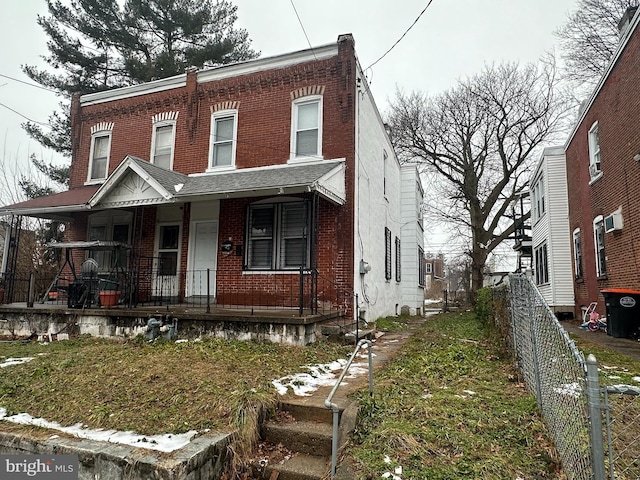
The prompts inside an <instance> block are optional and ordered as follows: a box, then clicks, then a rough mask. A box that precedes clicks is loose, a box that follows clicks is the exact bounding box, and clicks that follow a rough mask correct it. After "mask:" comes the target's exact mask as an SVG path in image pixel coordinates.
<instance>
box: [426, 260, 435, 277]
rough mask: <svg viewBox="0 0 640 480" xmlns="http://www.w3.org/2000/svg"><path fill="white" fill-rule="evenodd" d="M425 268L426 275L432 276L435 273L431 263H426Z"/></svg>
mask: <svg viewBox="0 0 640 480" xmlns="http://www.w3.org/2000/svg"><path fill="white" fill-rule="evenodd" d="M424 267H425V273H426V274H427V275H431V274H432V273H433V265H432V264H431V262H427V263H425V265H424Z"/></svg>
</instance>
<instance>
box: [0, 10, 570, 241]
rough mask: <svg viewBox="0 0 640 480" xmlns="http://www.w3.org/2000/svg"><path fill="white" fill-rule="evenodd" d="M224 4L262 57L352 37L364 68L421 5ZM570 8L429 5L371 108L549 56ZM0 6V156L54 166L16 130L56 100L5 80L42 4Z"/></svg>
mask: <svg viewBox="0 0 640 480" xmlns="http://www.w3.org/2000/svg"><path fill="white" fill-rule="evenodd" d="M232 2H233V3H234V4H236V5H238V23H237V26H239V27H242V28H245V29H247V31H248V32H249V36H250V38H251V39H252V46H253V48H254V49H255V50H258V51H260V52H261V54H262V56H271V55H277V54H280V53H286V52H292V51H296V50H301V49H305V48H309V42H310V43H311V45H312V46H319V45H325V44H328V43H333V42H335V41H336V40H337V38H338V35H340V34H343V33H351V34H353V36H354V38H355V42H356V54H357V55H358V58H359V61H360V63H361V65H362V67H363V68H365V69H366V68H367V67H369V66H370V65H371V64H372V63H374V62H375V61H376V60H378V59H379V58H380V57H381V56H382V55H383V54H384V53H385V52H386V51H387V50H388V49H389V48H390V47H391V46H392V45H393V44H394V43H395V42H396V41H397V40H398V39H399V38H400V37H401V36H402V34H403V33H404V32H405V31H406V30H407V29H408V28H409V27H410V26H411V24H412V23H413V22H414V21H415V20H416V19H417V18H418V16H419V15H420V13H421V12H422V11H423V10H424V8H425V7H426V6H427V4H428V3H429V0H395V1H389V0H323V1H319V0H313V1H312V0H293V5H295V8H296V10H297V13H298V15H299V17H300V21H301V22H300V21H299V20H298V18H297V16H296V11H295V10H294V7H293V5H292V0H232ZM576 2H577V0H534V1H531V0H457V1H452V0H433V1H432V3H431V5H430V6H429V7H428V8H427V9H426V11H425V12H424V14H423V15H422V17H421V18H420V19H419V20H418V21H417V23H416V24H415V25H414V26H413V28H412V29H411V31H409V33H407V35H406V36H405V37H404V39H403V40H402V41H400V43H399V44H398V45H396V46H395V48H394V49H393V50H392V51H391V52H389V53H388V54H387V55H386V56H385V57H384V58H383V59H382V60H380V61H379V62H378V63H376V65H374V66H373V67H372V68H371V69H368V70H367V72H366V73H367V77H368V79H369V82H370V83H371V88H372V92H373V95H374V97H375V99H376V102H377V104H378V107H379V109H380V110H381V112H382V113H383V114H384V112H385V111H386V109H387V107H388V101H389V100H390V99H392V98H393V97H394V94H395V91H396V88H400V89H403V90H404V91H406V92H410V91H413V90H421V91H425V92H428V93H438V92H441V91H443V90H446V89H448V88H450V87H452V86H453V85H455V83H456V81H457V80H458V79H460V78H464V77H465V76H469V75H473V74H475V73H477V72H479V71H480V70H481V69H482V68H483V66H484V65H485V64H487V63H492V62H496V63H498V62H503V61H519V62H521V63H526V62H535V61H536V60H537V59H538V58H539V57H540V56H541V55H542V54H544V53H545V52H549V51H553V50H554V48H555V44H556V38H555V37H554V35H553V32H554V31H555V30H556V29H557V28H558V27H560V26H561V25H562V24H563V23H564V22H565V21H566V18H567V14H568V13H569V12H571V11H573V10H574V9H575V6H576ZM2 10H3V11H2V15H1V16H0V75H3V76H1V77H0V104H1V105H0V141H1V142H2V143H1V144H0V145H1V149H0V152H2V153H3V156H4V157H5V159H6V158H10V159H11V163H18V164H20V163H23V162H24V163H28V162H27V159H28V157H29V154H30V153H37V154H38V155H40V156H43V157H44V158H45V159H47V160H49V159H53V160H54V161H58V160H59V159H60V157H58V156H57V155H55V154H53V153H51V152H47V151H46V150H43V149H42V148H41V147H40V145H39V144H38V143H37V142H35V141H34V140H30V139H29V138H28V137H27V136H26V134H24V133H23V131H22V128H21V127H20V124H21V123H22V122H24V121H25V118H24V117H27V118H29V119H31V120H34V121H38V122H46V121H47V118H48V116H49V114H50V113H51V112H52V111H53V110H54V109H56V108H57V104H58V99H57V98H56V96H55V94H53V93H51V92H48V91H45V90H42V89H38V88H35V87H31V86H27V85H24V84H22V83H19V82H17V81H15V80H11V79H8V78H5V77H4V76H9V77H13V78H16V79H19V80H23V81H25V82H29V83H32V82H31V80H30V79H28V77H26V75H24V74H23V73H22V71H21V69H20V66H21V65H23V64H29V65H42V61H41V59H40V58H39V56H40V55H45V54H46V53H47V51H46V38H45V36H44V33H43V32H42V30H41V28H40V27H39V26H38V25H37V23H36V18H37V15H38V14H41V15H42V14H46V3H45V1H44V0H20V1H9V0H5V1H4V5H3V9H2ZM301 23H302V26H301ZM303 27H304V31H303ZM305 32H306V36H305ZM306 37H308V39H309V41H307V38H306ZM10 109H12V110H15V112H14V111H11V110H10ZM5 165H6V162H5ZM427 241H428V239H427ZM428 243H429V242H428ZM433 246H434V247H436V245H433ZM428 249H429V246H428Z"/></svg>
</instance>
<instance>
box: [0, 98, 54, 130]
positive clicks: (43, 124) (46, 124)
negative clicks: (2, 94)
mask: <svg viewBox="0 0 640 480" xmlns="http://www.w3.org/2000/svg"><path fill="white" fill-rule="evenodd" d="M0 107H4V108H6V109H7V110H11V111H12V112H13V113H15V114H16V115H20V116H21V117H22V118H25V119H27V120H29V121H30V122H32V123H37V124H38V125H42V126H44V127H49V128H51V125H49V124H48V123H43V122H38V121H37V120H31V119H30V118H29V117H27V116H25V115H23V114H21V113H20V112H18V111H17V110H14V109H13V108H11V107H8V106H6V105H5V104H4V103H0Z"/></svg>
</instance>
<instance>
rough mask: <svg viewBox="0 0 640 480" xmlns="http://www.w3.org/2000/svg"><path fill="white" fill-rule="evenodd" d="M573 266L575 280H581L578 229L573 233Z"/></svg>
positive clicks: (580, 246) (580, 239) (580, 249)
mask: <svg viewBox="0 0 640 480" xmlns="http://www.w3.org/2000/svg"><path fill="white" fill-rule="evenodd" d="M573 266H574V268H573V272H574V274H575V276H576V278H582V237H581V236H580V229H579V228H576V229H575V230H574V231H573Z"/></svg>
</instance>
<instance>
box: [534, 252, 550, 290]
mask: <svg viewBox="0 0 640 480" xmlns="http://www.w3.org/2000/svg"><path fill="white" fill-rule="evenodd" d="M534 261H535V272H536V285H542V284H544V283H549V257H548V254H547V242H544V243H543V244H541V245H539V246H538V247H536V248H535V249H534Z"/></svg>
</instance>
